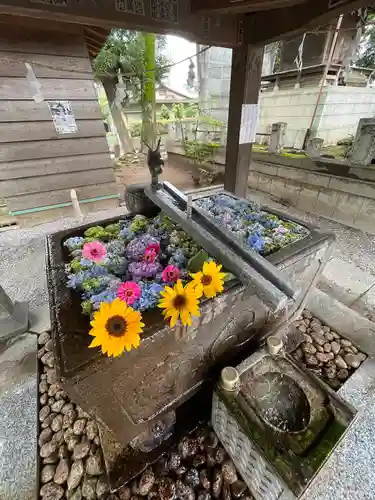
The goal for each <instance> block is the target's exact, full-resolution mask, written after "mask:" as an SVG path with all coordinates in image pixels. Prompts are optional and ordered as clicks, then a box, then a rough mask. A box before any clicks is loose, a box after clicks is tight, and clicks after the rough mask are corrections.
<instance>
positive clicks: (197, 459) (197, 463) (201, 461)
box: [193, 454, 206, 467]
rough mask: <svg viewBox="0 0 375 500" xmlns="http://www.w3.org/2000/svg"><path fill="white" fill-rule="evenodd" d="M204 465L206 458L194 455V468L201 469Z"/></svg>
mask: <svg viewBox="0 0 375 500" xmlns="http://www.w3.org/2000/svg"><path fill="white" fill-rule="evenodd" d="M205 463H206V457H205V456H204V455H202V454H198V455H195V457H194V458H193V466H194V467H201V466H202V465H204V464H205Z"/></svg>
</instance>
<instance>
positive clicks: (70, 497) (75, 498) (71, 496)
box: [65, 486, 82, 500]
mask: <svg viewBox="0 0 375 500" xmlns="http://www.w3.org/2000/svg"><path fill="white" fill-rule="evenodd" d="M65 495H66V498H67V500H82V490H81V487H80V486H78V488H77V489H75V490H72V491H70V490H66V493H65Z"/></svg>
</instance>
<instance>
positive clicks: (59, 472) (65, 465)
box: [53, 458, 69, 484]
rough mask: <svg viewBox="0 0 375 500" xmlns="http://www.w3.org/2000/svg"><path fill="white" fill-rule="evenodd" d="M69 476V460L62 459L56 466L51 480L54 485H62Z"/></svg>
mask: <svg viewBox="0 0 375 500" xmlns="http://www.w3.org/2000/svg"><path fill="white" fill-rule="evenodd" d="M68 476H69V460H67V459H66V458H63V459H62V460H60V462H59V463H58V465H57V468H56V472H55V476H54V478H53V480H54V481H55V483H56V484H64V483H65V482H66V480H67V479H68Z"/></svg>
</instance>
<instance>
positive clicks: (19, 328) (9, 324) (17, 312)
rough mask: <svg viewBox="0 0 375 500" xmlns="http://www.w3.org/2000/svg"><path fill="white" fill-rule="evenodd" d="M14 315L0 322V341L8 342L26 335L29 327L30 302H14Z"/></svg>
mask: <svg viewBox="0 0 375 500" xmlns="http://www.w3.org/2000/svg"><path fill="white" fill-rule="evenodd" d="M13 306H14V309H13V314H12V316H10V317H9V318H5V319H3V320H0V340H7V339H9V338H11V337H15V336H17V335H20V334H22V333H25V332H26V331H27V329H28V326H29V304H28V302H14V304H13Z"/></svg>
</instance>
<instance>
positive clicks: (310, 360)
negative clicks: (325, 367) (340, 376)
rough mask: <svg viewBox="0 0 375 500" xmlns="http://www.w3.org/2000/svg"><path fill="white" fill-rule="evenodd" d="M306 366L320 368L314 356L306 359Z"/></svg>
mask: <svg viewBox="0 0 375 500" xmlns="http://www.w3.org/2000/svg"><path fill="white" fill-rule="evenodd" d="M305 361H306V364H307V365H308V366H318V364H319V362H318V360H317V359H316V357H315V356H313V355H308V356H306V357H305Z"/></svg>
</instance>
